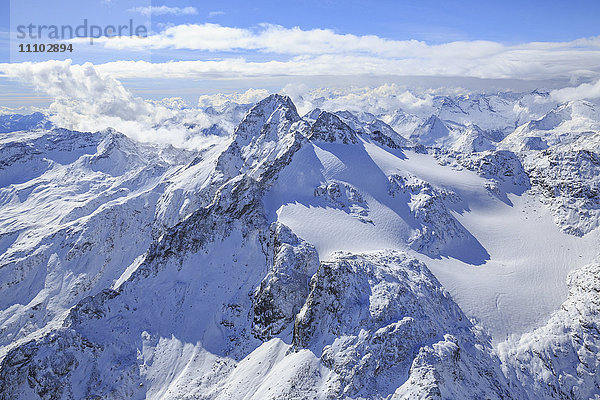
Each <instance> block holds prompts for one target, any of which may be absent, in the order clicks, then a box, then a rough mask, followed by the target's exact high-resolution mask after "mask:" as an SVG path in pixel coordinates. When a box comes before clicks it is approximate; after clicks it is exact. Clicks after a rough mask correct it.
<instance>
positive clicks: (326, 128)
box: [309, 111, 358, 144]
mask: <svg viewBox="0 0 600 400" xmlns="http://www.w3.org/2000/svg"><path fill="white" fill-rule="evenodd" d="M309 139H310V140H312V141H322V142H329V143H344V144H356V143H358V138H357V136H356V132H354V130H352V128H350V127H349V126H348V125H346V124H345V123H344V122H343V121H342V120H341V119H340V118H339V117H338V116H337V115H335V114H332V113H330V112H327V111H321V113H320V114H319V116H318V117H317V119H316V120H315V122H314V123H313V124H312V126H311V134H310V137H309Z"/></svg>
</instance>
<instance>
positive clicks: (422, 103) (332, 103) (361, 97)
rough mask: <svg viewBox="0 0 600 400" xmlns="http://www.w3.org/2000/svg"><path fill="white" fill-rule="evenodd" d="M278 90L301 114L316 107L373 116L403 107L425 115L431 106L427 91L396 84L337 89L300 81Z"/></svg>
mask: <svg viewBox="0 0 600 400" xmlns="http://www.w3.org/2000/svg"><path fill="white" fill-rule="evenodd" d="M281 93H282V94H286V95H288V96H290V97H291V98H292V100H293V101H294V103H295V104H296V106H297V107H298V111H299V112H300V113H301V114H304V113H307V112H309V111H310V110H312V109H314V108H317V107H318V108H321V109H324V110H327V111H343V110H348V111H354V112H370V113H372V114H376V115H378V114H388V113H393V112H394V111H396V110H399V109H403V110H407V111H409V112H412V113H417V114H424V115H428V114H429V113H430V112H431V111H432V105H433V95H432V94H430V93H428V92H426V91H425V92H422V93H419V94H417V93H415V92H414V91H409V90H408V89H406V88H404V87H401V86H399V85H396V84H384V85H380V86H376V87H345V88H338V89H332V88H317V89H309V88H308V87H307V86H305V85H302V84H299V85H292V84H289V85H286V86H285V87H284V88H283V89H282V90H281Z"/></svg>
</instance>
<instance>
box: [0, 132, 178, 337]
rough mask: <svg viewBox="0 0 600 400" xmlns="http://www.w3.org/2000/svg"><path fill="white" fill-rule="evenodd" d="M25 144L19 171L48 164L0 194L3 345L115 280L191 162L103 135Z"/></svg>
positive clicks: (54, 136)
mask: <svg viewBox="0 0 600 400" xmlns="http://www.w3.org/2000/svg"><path fill="white" fill-rule="evenodd" d="M24 135H25V134H24ZM31 135H33V136H31ZM23 141H24V142H25V143H27V146H33V148H36V149H37V150H36V152H37V155H36V157H35V158H33V159H30V158H28V157H27V156H24V157H23V158H20V161H19V162H23V163H27V165H29V164H31V163H33V164H35V163H36V160H37V159H46V160H52V162H51V163H50V165H49V168H48V169H47V170H46V171H45V172H43V173H42V174H41V175H40V176H39V177H38V178H34V179H31V180H30V181H28V182H26V183H23V184H17V183H12V184H10V185H8V186H6V187H2V188H0V198H1V200H0V202H1V204H2V207H3V211H4V212H3V215H2V218H0V226H1V227H2V231H3V234H2V235H1V237H0V243H1V245H0V246H1V247H2V249H3V254H2V255H0V288H1V290H2V291H3V294H4V296H2V300H1V301H0V303H1V306H2V311H1V312H0V321H1V331H2V332H3V335H2V338H1V339H0V343H2V345H9V344H10V343H15V342H17V341H18V340H21V339H24V338H26V337H28V336H29V335H32V334H34V333H35V332H36V331H37V330H38V329H42V328H44V326H45V325H46V324H49V323H51V322H52V321H55V319H60V318H61V315H63V313H64V312H65V311H66V310H68V309H69V307H71V306H73V305H74V304H76V303H77V302H78V301H79V300H81V299H82V298H84V297H86V296H88V295H90V294H92V293H96V292H98V291H100V290H102V289H103V288H105V287H108V286H110V285H111V284H112V282H113V281H114V280H116V279H117V278H119V276H120V275H121V274H122V273H123V270H124V269H125V268H126V266H127V265H129V264H130V263H132V262H133V261H134V259H135V258H136V257H138V256H140V255H141V254H143V253H144V252H145V251H146V249H147V248H148V246H149V244H150V243H151V242H152V237H153V230H154V227H155V223H156V219H155V212H156V208H157V204H158V201H159V198H160V196H161V193H162V191H163V190H164V188H165V186H166V185H164V184H163V183H162V182H163V180H164V179H165V177H167V176H170V175H171V174H172V173H173V172H174V171H175V170H177V169H178V168H179V167H180V164H179V163H181V162H185V161H186V159H189V157H190V154H189V153H188V152H186V151H183V150H175V149H173V148H158V147H154V146H147V145H141V144H139V143H135V142H133V141H131V140H130V139H128V138H126V137H125V136H123V135H121V134H119V133H117V132H114V131H110V130H109V131H105V132H99V133H93V134H92V133H79V132H72V131H66V130H53V131H50V132H48V133H47V134H46V135H43V134H42V135H39V134H38V133H37V132H33V133H30V134H27V135H26V136H25V137H24V138H23ZM69 150H70V152H68V151H69ZM65 152H67V153H65ZM13 166H15V164H14V163H13V164H10V167H13ZM157 224H158V223H157ZM161 225H162V224H161Z"/></svg>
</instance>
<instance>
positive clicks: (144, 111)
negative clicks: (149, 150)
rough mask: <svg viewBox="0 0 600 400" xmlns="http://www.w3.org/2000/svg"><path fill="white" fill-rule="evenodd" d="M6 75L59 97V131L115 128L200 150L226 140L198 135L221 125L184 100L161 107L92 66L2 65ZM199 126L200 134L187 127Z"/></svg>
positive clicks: (55, 105)
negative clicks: (61, 128) (65, 129)
mask: <svg viewBox="0 0 600 400" xmlns="http://www.w3.org/2000/svg"><path fill="white" fill-rule="evenodd" d="M0 72H2V73H4V74H5V76H7V77H9V78H13V79H19V80H21V81H25V82H28V83H30V84H32V85H33V86H34V87H35V88H36V90H38V91H40V92H44V93H46V94H48V95H50V96H52V97H53V98H54V101H53V102H52V104H51V105H50V107H49V109H48V112H49V113H50V114H51V120H52V122H54V123H55V124H56V125H57V126H60V127H64V128H67V129H72V130H76V131H92V132H95V131H99V130H102V129H105V128H108V127H111V128H114V129H116V130H118V131H120V132H122V133H124V134H126V135H128V136H129V137H131V138H133V139H135V140H138V141H142V142H152V143H162V144H172V145H174V146H176V147H184V148H191V149H193V148H199V147H201V146H204V145H206V144H207V142H213V141H217V140H221V139H220V138H214V137H208V136H206V135H199V134H197V132H198V130H201V129H203V128H208V127H210V126H211V125H214V124H217V123H219V121H218V120H215V119H214V117H213V118H211V116H209V115H206V114H204V113H202V112H201V111H200V110H198V109H190V108H189V107H186V105H185V103H184V102H183V100H182V99H164V100H163V101H161V102H155V101H147V100H144V99H142V98H140V97H135V96H134V95H133V94H132V93H131V92H129V91H128V90H127V89H126V88H125V87H124V86H123V85H122V84H121V82H119V81H118V80H116V79H115V78H113V77H111V76H109V75H106V74H102V73H100V72H99V71H97V69H96V68H95V67H94V65H92V64H91V63H86V64H83V65H73V64H72V63H71V61H70V60H67V61H46V62H42V63H21V64H0ZM186 123H187V124H188V125H190V124H193V125H194V126H196V127H197V129H196V131H195V132H191V131H190V130H189V129H188V128H186Z"/></svg>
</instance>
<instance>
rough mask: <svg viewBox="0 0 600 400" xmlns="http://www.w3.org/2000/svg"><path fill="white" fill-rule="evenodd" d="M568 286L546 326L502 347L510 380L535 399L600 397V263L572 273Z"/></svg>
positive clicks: (500, 349) (509, 341) (501, 353)
mask: <svg viewBox="0 0 600 400" xmlns="http://www.w3.org/2000/svg"><path fill="white" fill-rule="evenodd" d="M567 284H568V287H569V296H568V298H567V300H566V301H565V302H564V303H563V305H562V306H561V308H560V310H558V311H556V312H555V313H554V315H552V317H551V318H550V320H549V321H548V323H547V324H546V325H544V326H542V327H540V328H538V329H535V330H534V331H533V332H530V333H526V334H524V335H522V336H521V337H519V338H515V339H513V340H508V341H507V342H504V343H502V344H501V345H500V347H499V351H500V356H501V358H502V360H503V362H504V363H505V367H504V368H505V370H506V371H507V374H508V376H511V377H512V380H513V381H514V384H516V385H522V386H523V387H524V388H525V390H526V391H527V393H528V395H529V397H530V398H532V399H542V398H543V399H593V398H597V397H598V395H599V393H600V359H599V358H598V354H600V317H599V316H600V265H598V264H591V265H588V266H586V267H583V268H580V269H578V270H575V271H573V272H572V273H571V274H570V275H569V277H568V280H567ZM512 374H514V375H512Z"/></svg>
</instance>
